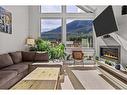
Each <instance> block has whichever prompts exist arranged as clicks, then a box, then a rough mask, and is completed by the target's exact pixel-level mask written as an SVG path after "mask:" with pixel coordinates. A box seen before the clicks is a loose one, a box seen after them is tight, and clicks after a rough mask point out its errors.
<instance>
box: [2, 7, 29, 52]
mask: <svg viewBox="0 0 127 95" xmlns="http://www.w3.org/2000/svg"><path fill="white" fill-rule="evenodd" d="M2 7H3V8H5V9H7V10H8V11H10V12H11V13H12V34H7V33H2V32H0V54H3V53H7V52H13V51H19V50H24V49H25V48H26V47H25V40H26V38H27V37H28V30H29V29H28V24H29V22H28V21H29V19H28V17H29V16H28V7H27V6H2Z"/></svg>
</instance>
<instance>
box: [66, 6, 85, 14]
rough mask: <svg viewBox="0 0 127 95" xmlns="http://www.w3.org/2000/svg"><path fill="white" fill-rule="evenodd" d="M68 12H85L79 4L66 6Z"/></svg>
mask: <svg viewBox="0 0 127 95" xmlns="http://www.w3.org/2000/svg"><path fill="white" fill-rule="evenodd" d="M66 12H67V13H84V11H83V10H81V9H80V8H78V7H77V6H72V5H70V6H67V7H66Z"/></svg>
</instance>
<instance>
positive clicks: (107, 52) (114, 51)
mask: <svg viewBox="0 0 127 95" xmlns="http://www.w3.org/2000/svg"><path fill="white" fill-rule="evenodd" d="M100 57H101V58H104V59H108V60H111V61H114V62H118V63H120V46H100Z"/></svg>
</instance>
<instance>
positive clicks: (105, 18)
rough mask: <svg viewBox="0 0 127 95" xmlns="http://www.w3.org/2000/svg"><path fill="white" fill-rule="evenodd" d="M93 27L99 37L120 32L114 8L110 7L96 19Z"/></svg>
mask: <svg viewBox="0 0 127 95" xmlns="http://www.w3.org/2000/svg"><path fill="white" fill-rule="evenodd" d="M93 25H94V29H95V33H96V36H97V37H99V36H103V35H106V34H109V33H112V32H115V31H118V28H117V24H116V21H115V17H114V13H113V9H112V6H108V7H107V8H106V9H105V10H104V11H103V12H102V13H101V14H100V15H99V16H98V17H96V18H95V20H94V21H93Z"/></svg>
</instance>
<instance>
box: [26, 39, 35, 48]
mask: <svg viewBox="0 0 127 95" xmlns="http://www.w3.org/2000/svg"><path fill="white" fill-rule="evenodd" d="M26 44H27V45H29V46H34V45H35V39H33V38H27V40H26Z"/></svg>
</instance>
